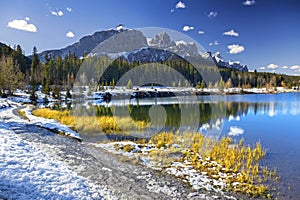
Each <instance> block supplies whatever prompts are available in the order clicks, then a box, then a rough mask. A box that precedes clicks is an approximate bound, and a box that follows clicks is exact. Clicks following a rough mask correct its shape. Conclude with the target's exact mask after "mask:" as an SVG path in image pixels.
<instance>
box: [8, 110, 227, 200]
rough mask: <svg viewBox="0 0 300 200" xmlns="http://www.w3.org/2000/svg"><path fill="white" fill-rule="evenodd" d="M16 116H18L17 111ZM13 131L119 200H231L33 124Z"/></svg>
mask: <svg viewBox="0 0 300 200" xmlns="http://www.w3.org/2000/svg"><path fill="white" fill-rule="evenodd" d="M14 109H15V110H14V112H13V113H14V114H17V112H16V109H17V108H14ZM8 125H9V127H10V129H11V130H13V131H14V132H15V133H16V134H19V136H20V137H21V138H22V139H23V140H26V141H29V142H31V143H32V144H33V145H35V146H36V147H38V148H39V149H42V150H43V151H44V152H46V153H47V154H49V155H51V156H52V157H53V158H55V159H57V160H60V161H63V162H65V163H67V164H68V165H69V166H71V167H72V168H73V169H74V171H75V172H77V173H78V174H79V175H81V176H83V177H86V178H88V179H89V180H91V181H92V182H94V183H96V184H99V185H105V186H107V188H108V190H110V191H112V193H113V194H114V196H116V197H118V198H119V199H229V198H228V196H224V195H223V196H222V195H221V194H216V193H214V192H208V191H205V190H204V191H200V192H195V191H193V190H192V188H191V187H190V186H188V185H187V184H185V183H183V182H182V181H181V180H179V179H177V178H174V177H173V176H170V175H167V174H163V173H161V172H158V171H154V170H152V169H149V168H147V167H145V166H142V165H139V164H134V163H132V162H131V161H128V160H127V161H126V160H125V159H124V158H123V157H121V156H116V155H112V154H110V153H109V152H107V151H105V150H103V149H101V148H96V147H94V146H93V145H91V144H89V143H85V142H78V141H77V140H75V139H70V138H66V137H63V136H61V135H57V134H54V133H52V132H50V131H48V130H46V129H43V128H40V127H37V126H35V125H32V124H30V123H19V122H12V121H10V122H9V123H8Z"/></svg>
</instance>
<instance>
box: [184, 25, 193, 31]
mask: <svg viewBox="0 0 300 200" xmlns="http://www.w3.org/2000/svg"><path fill="white" fill-rule="evenodd" d="M193 29H194V27H193V26H184V27H183V28H182V30H183V31H190V30H193Z"/></svg>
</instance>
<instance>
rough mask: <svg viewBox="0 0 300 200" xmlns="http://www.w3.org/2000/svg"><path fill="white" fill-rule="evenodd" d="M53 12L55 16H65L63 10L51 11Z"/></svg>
mask: <svg viewBox="0 0 300 200" xmlns="http://www.w3.org/2000/svg"><path fill="white" fill-rule="evenodd" d="M51 14H52V15H54V16H59V17H61V16H63V15H64V13H63V11H61V10H60V11H58V12H55V11H51Z"/></svg>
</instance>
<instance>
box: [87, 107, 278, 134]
mask: <svg viewBox="0 0 300 200" xmlns="http://www.w3.org/2000/svg"><path fill="white" fill-rule="evenodd" d="M161 106H162V107H163V108H164V110H165V113H166V115H167V119H166V123H165V126H166V127H172V128H175V129H177V128H178V127H180V125H181V124H189V121H195V117H197V118H198V120H199V126H201V125H202V124H204V123H208V122H211V121H216V120H217V119H220V118H225V119H228V118H229V116H232V117H238V116H244V115H247V114H248V112H250V111H253V113H254V114H255V115H256V114H257V113H269V112H270V111H271V110H273V109H275V107H274V106H276V104H275V103H250V102H214V103H206V102H201V103H198V104H196V106H195V104H172V105H161ZM151 107H152V105H142V106H140V105H127V106H112V107H105V106H95V107H93V108H92V109H94V112H95V114H96V115H97V116H103V115H105V116H114V113H116V110H120V109H125V110H126V112H120V111H119V112H117V113H118V117H122V116H120V113H124V116H125V115H126V114H128V113H129V115H130V117H131V118H132V119H133V120H135V121H146V122H152V123H154V124H155V120H160V119H161V116H160V115H161V113H157V115H156V116H155V113H154V117H152V119H151V118H150V116H149V110H150V108H151ZM195 108H196V109H195ZM90 109H91V108H90ZM182 110H188V112H185V113H184V115H182ZM153 120H154V121H153Z"/></svg>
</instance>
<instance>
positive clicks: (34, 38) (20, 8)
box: [0, 0, 300, 74]
mask: <svg viewBox="0 0 300 200" xmlns="http://www.w3.org/2000/svg"><path fill="white" fill-rule="evenodd" d="M0 5H1V6H0V19H1V20H0V42H3V43H6V44H9V45H11V46H13V45H15V44H20V45H21V47H22V48H23V49H24V50H25V53H26V54H27V55H28V54H31V52H32V48H33V46H36V47H37V49H38V51H39V52H41V51H44V50H46V49H56V48H62V47H65V46H67V45H70V44H72V43H74V42H77V41H78V40H79V39H80V38H81V37H82V36H85V35H89V34H92V33H94V32H95V31H99V30H103V29H108V28H112V27H115V26H116V25H118V24H120V23H122V24H125V25H126V27H128V28H141V27H163V28H168V29H173V30H177V31H180V32H182V33H185V34H187V35H188V36H190V37H192V38H193V39H195V40H196V41H197V42H198V43H199V44H201V45H202V46H203V47H204V48H205V49H206V50H207V51H211V52H213V53H214V52H220V53H221V55H222V56H223V57H224V58H225V59H226V60H227V59H228V60H231V61H240V62H241V63H242V64H247V65H248V67H249V68H250V69H252V70H254V69H257V70H258V71H269V72H272V71H275V72H278V73H288V74H300V56H299V52H300V51H299V47H300V20H299V19H300V1H292V0H255V1H254V0H181V1H179V0H106V1H104V0H86V1H83V0H81V1H80V0H39V1H37V0H2V1H1V4H0ZM184 27H185V28H184ZM19 29H23V30H19ZM67 33H69V34H68V36H69V37H67Z"/></svg>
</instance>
